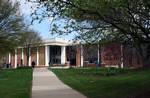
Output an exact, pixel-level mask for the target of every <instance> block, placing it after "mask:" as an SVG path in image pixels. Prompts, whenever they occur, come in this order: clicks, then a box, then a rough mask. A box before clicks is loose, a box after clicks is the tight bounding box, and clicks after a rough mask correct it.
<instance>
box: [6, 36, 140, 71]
mask: <svg viewBox="0 0 150 98" xmlns="http://www.w3.org/2000/svg"><path fill="white" fill-rule="evenodd" d="M26 50H27V49H26V48H24V47H19V48H17V49H15V51H13V52H11V53H9V55H8V57H7V63H9V64H10V65H11V67H12V68H17V67H18V66H27V64H28V63H27V51H26ZM33 61H34V62H35V64H36V67H48V66H76V67H96V66H102V67H121V68H123V67H141V66H142V62H141V60H140V57H139V56H138V54H137V53H136V52H135V49H133V48H130V47H127V46H123V45H121V44H119V43H110V44H108V45H104V46H102V47H100V46H99V45H90V46H89V45H86V44H81V43H79V42H75V43H74V42H69V41H65V40H62V39H52V40H44V41H43V44H42V45H40V46H38V47H31V48H30V49H29V64H28V65H29V66H31V63H32V62H33Z"/></svg>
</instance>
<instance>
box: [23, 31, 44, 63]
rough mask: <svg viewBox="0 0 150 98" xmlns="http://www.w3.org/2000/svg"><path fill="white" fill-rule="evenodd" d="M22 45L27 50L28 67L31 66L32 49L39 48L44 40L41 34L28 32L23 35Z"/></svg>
mask: <svg viewBox="0 0 150 98" xmlns="http://www.w3.org/2000/svg"><path fill="white" fill-rule="evenodd" d="M20 43H21V44H22V47H24V49H25V51H26V52H25V53H26V56H27V65H29V57H30V55H31V53H30V49H31V48H32V47H39V46H40V45H41V44H42V39H41V36H40V34H39V33H37V32H36V31H34V30H27V31H24V32H23V33H22V34H21V40H20Z"/></svg>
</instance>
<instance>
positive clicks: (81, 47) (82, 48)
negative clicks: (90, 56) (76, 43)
mask: <svg viewBox="0 0 150 98" xmlns="http://www.w3.org/2000/svg"><path fill="white" fill-rule="evenodd" d="M80 51H81V67H83V61H84V60H83V59H84V57H83V45H81V50H80Z"/></svg>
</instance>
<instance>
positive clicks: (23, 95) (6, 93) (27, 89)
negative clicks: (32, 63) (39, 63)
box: [0, 69, 32, 98]
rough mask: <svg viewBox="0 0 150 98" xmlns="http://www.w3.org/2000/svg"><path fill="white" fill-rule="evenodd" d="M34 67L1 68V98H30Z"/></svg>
mask: <svg viewBox="0 0 150 98" xmlns="http://www.w3.org/2000/svg"><path fill="white" fill-rule="evenodd" d="M31 85H32V69H11V70H0V98H30V93H31Z"/></svg>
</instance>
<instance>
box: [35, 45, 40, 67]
mask: <svg viewBox="0 0 150 98" xmlns="http://www.w3.org/2000/svg"><path fill="white" fill-rule="evenodd" d="M36 54H37V55H36V56H37V58H36V65H37V66H39V48H38V47H37V52H36Z"/></svg>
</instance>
